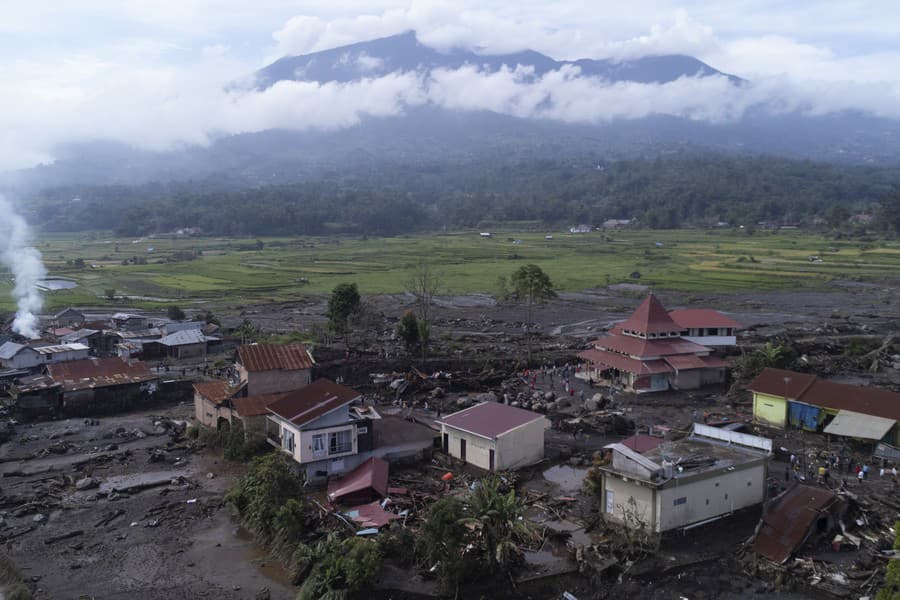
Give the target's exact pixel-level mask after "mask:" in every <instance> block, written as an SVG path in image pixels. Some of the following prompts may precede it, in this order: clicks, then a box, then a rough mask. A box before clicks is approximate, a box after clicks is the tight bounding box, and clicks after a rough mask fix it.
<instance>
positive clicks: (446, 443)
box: [443, 433, 450, 454]
mask: <svg viewBox="0 0 900 600" xmlns="http://www.w3.org/2000/svg"><path fill="white" fill-rule="evenodd" d="M443 448H444V454H449V453H450V434H448V433H445V434H444V445H443Z"/></svg>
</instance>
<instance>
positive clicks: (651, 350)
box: [592, 334, 710, 356]
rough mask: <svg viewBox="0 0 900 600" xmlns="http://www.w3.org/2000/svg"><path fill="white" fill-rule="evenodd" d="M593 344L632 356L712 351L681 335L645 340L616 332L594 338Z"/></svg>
mask: <svg viewBox="0 0 900 600" xmlns="http://www.w3.org/2000/svg"><path fill="white" fill-rule="evenodd" d="M592 344H593V345H594V346H596V347H597V348H600V349H606V350H611V351H612V352H618V353H620V354H628V355H630V356H673V355H677V354H701V353H709V352H710V349H709V348H707V347H706V346H702V345H700V344H697V343H694V342H692V341H690V340H686V339H684V338H680V337H674V338H662V339H659V338H657V339H652V340H645V339H643V338H636V337H631V336H629V335H623V334H615V335H611V336H609V337H605V338H600V339H598V340H594V341H593V342H592Z"/></svg>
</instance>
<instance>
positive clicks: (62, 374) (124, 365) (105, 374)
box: [47, 357, 157, 392]
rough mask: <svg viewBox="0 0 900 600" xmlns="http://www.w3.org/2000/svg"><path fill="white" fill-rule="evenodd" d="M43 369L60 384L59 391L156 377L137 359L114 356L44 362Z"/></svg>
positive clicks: (141, 380)
mask: <svg viewBox="0 0 900 600" xmlns="http://www.w3.org/2000/svg"><path fill="white" fill-rule="evenodd" d="M47 371H48V372H49V374H50V377H52V378H53V380H54V381H57V382H59V383H61V384H62V386H63V391H66V392H73V391H76V390H83V389H89V388H101V387H109V386H113V385H124V384H128V383H143V382H145V381H153V380H154V379H157V377H156V375H154V374H153V373H151V372H150V369H149V367H147V365H146V364H144V363H142V362H141V361H139V360H126V359H124V358H118V357H113V358H86V359H84V360H72V361H68V362H61V363H57V364H54V365H47Z"/></svg>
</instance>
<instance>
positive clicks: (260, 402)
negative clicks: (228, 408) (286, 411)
mask: <svg viewBox="0 0 900 600" xmlns="http://www.w3.org/2000/svg"><path fill="white" fill-rule="evenodd" d="M282 398H284V394H261V395H258V396H247V397H246V398H235V399H234V400H232V401H231V404H232V406H234V410H235V411H237V414H238V415H240V416H242V417H258V416H260V415H265V414H268V413H269V406H270V405H271V404H272V403H274V402H276V401H277V400H281V399H282Z"/></svg>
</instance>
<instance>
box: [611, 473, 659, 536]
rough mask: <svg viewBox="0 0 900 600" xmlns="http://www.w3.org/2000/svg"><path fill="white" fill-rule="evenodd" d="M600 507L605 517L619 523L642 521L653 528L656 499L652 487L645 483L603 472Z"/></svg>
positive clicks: (630, 524) (632, 524)
mask: <svg viewBox="0 0 900 600" xmlns="http://www.w3.org/2000/svg"><path fill="white" fill-rule="evenodd" d="M600 507H601V510H602V511H603V514H604V516H605V517H607V518H609V519H612V520H614V521H617V522H619V523H623V524H628V525H629V526H637V524H638V523H643V524H644V526H646V527H647V528H650V529H654V528H655V525H656V499H655V494H654V490H653V488H652V487H650V486H649V485H648V484H646V483H642V482H639V481H637V480H635V479H632V478H630V477H622V476H617V475H610V474H608V473H604V475H603V487H602V489H601V496H600ZM626 515H628V518H626Z"/></svg>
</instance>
